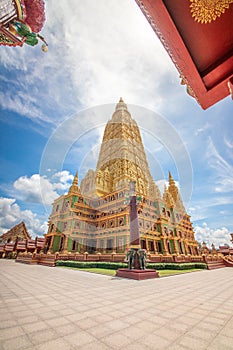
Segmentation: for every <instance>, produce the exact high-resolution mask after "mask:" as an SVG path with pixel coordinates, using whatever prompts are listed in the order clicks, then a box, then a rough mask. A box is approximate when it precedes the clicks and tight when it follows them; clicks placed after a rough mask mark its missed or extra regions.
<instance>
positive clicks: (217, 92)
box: [136, 0, 233, 109]
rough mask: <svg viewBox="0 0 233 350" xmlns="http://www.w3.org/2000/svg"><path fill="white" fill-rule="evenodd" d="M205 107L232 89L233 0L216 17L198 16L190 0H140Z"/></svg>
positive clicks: (182, 77) (191, 91)
mask: <svg viewBox="0 0 233 350" xmlns="http://www.w3.org/2000/svg"><path fill="white" fill-rule="evenodd" d="M136 2H137V4H138V5H139V7H140V8H141V10H142V12H143V13H144V15H145V16H146V18H147V20H148V21H149V23H150V25H151V26H152V28H153V30H154V31H155V32H156V34H157V36H158V37H159V39H160V41H161V42H162V44H163V45H164V47H165V49H166V50H167V52H168V54H169V55H170V57H171V59H172V61H173V63H174V64H175V66H176V68H177V69H178V71H179V73H180V76H181V79H182V83H185V84H187V90H188V92H189V93H190V95H192V96H193V97H195V98H196V100H197V101H198V102H199V103H200V105H201V106H202V108H203V109H206V108H208V107H210V106H211V105H213V104H215V103H216V102H218V101H220V100H221V99H223V98H224V97H226V96H227V95H229V94H231V95H232V97H233V93H232V86H233V3H232V4H230V5H229V8H228V9H226V10H225V12H224V13H222V14H221V16H220V17H218V18H217V19H216V20H213V21H211V22H210V23H206V24H204V23H203V24H202V23H198V22H197V21H195V20H194V18H193V17H192V13H191V8H190V4H191V2H190V0H178V1H177V0H176V1H175V0H136Z"/></svg>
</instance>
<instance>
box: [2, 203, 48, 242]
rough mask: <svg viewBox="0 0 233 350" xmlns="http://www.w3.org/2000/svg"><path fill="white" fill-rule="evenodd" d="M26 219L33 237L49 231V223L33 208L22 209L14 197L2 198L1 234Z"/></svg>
mask: <svg viewBox="0 0 233 350" xmlns="http://www.w3.org/2000/svg"><path fill="white" fill-rule="evenodd" d="M21 221H24V222H25V224H26V227H27V229H28V231H29V234H30V235H31V236H32V237H35V236H37V235H42V234H44V233H46V232H47V223H46V221H43V220H41V219H39V217H38V216H37V214H34V213H33V212H32V211H31V210H21V208H20V207H19V205H18V204H17V203H16V199H14V198H3V197H1V198H0V235H1V234H3V233H5V232H7V231H8V230H9V229H11V228H12V227H14V226H15V225H17V224H19V223H20V222H21Z"/></svg>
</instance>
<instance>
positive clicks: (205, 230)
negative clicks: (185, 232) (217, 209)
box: [194, 222, 231, 247]
mask: <svg viewBox="0 0 233 350" xmlns="http://www.w3.org/2000/svg"><path fill="white" fill-rule="evenodd" d="M194 231H195V238H196V240H197V241H198V242H201V243H202V242H206V243H207V245H208V247H211V244H212V243H214V245H215V247H219V246H220V245H224V244H229V245H230V244H231V243H230V231H229V230H228V229H227V228H226V227H221V228H218V229H212V228H210V227H209V226H208V224H207V223H206V222H203V223H202V226H195V228H194Z"/></svg>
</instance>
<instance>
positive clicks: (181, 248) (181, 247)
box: [178, 242, 184, 254]
mask: <svg viewBox="0 0 233 350" xmlns="http://www.w3.org/2000/svg"><path fill="white" fill-rule="evenodd" d="M178 243H179V251H180V254H184V251H183V246H182V243H181V242H178Z"/></svg>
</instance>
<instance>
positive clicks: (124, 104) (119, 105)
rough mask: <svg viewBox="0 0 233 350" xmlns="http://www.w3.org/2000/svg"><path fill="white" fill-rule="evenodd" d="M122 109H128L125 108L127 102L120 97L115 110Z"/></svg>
mask: <svg viewBox="0 0 233 350" xmlns="http://www.w3.org/2000/svg"><path fill="white" fill-rule="evenodd" d="M122 110H126V111H128V108H127V104H126V103H125V102H124V101H123V98H122V97H120V100H119V102H118V104H117V105H116V111H122Z"/></svg>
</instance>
